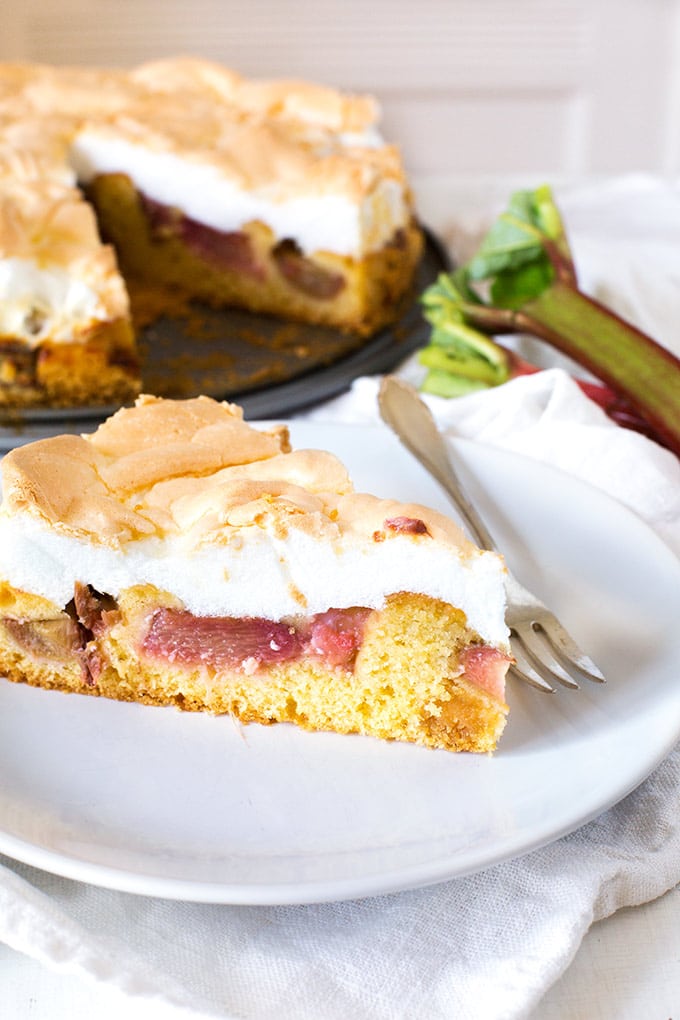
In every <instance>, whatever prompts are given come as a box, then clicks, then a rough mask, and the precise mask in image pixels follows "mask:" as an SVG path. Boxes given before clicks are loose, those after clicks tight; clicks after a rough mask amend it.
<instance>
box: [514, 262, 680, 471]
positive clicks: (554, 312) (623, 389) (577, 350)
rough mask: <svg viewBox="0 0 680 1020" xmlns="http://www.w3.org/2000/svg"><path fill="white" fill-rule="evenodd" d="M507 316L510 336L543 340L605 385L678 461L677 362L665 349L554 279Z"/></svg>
mask: <svg viewBox="0 0 680 1020" xmlns="http://www.w3.org/2000/svg"><path fill="white" fill-rule="evenodd" d="M511 315H512V319H513V327H514V331H516V332H523V333H532V334H534V335H535V336H538V337H540V338H541V339H543V340H546V341H547V342H548V343H549V344H551V345H552V346H553V347H556V348H557V349H558V350H560V351H562V353H563V354H566V355H567V356H568V357H571V358H572V359H573V360H574V361H577V362H578V363H579V364H580V365H582V366H583V367H584V368H586V369H588V370H589V371H590V372H592V374H593V375H595V376H596V377H597V378H598V379H600V380H601V381H602V382H603V383H606V384H607V385H608V386H611V388H612V389H614V390H615V391H616V392H618V393H620V394H621V395H622V396H624V397H625V398H626V399H627V400H628V401H629V403H630V404H631V405H632V406H633V407H634V408H635V409H636V411H638V413H639V414H641V415H642V417H644V418H645V420H646V421H648V422H649V424H650V425H651V426H652V427H653V428H654V430H655V431H656V432H658V434H659V436H660V437H661V438H662V439H663V440H664V442H665V444H666V445H667V446H668V447H669V449H671V450H673V451H674V453H676V454H677V455H678V456H680V361H679V360H678V358H676V357H675V356H674V355H673V354H672V353H671V352H670V351H669V350H667V349H666V348H665V347H662V346H661V345H660V344H658V343H656V341H655V340H652V338H651V337H649V336H647V335H646V334H645V333H643V332H642V331H641V330H638V329H636V328H635V327H634V326H632V325H631V324H630V323H628V322H626V321H625V320H624V319H622V318H620V316H618V315H616V313H614V312H612V311H611V310H610V309H608V308H605V307H604V306H603V305H601V304H600V303H599V302H598V301H595V300H594V299H593V298H590V297H588V296H587V295H585V294H582V293H581V292H580V291H576V290H574V288H573V287H571V286H569V285H568V284H565V283H563V282H561V281H560V280H555V281H554V282H553V283H552V285H551V286H550V287H548V288H546V290H544V291H543V293H542V294H540V295H539V296H538V297H537V298H534V299H532V300H531V301H528V302H527V303H526V304H524V305H523V307H522V310H521V311H520V312H515V313H511Z"/></svg>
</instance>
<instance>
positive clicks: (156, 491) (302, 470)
mask: <svg viewBox="0 0 680 1020" xmlns="http://www.w3.org/2000/svg"><path fill="white" fill-rule="evenodd" d="M3 489H4V504H3V512H4V513H6V514H10V515H11V514H15V513H28V514H30V515H32V516H34V517H37V518H39V519H42V520H43V521H44V522H45V523H46V524H47V525H48V526H49V527H50V528H52V529H54V530H55V531H58V532H61V533H64V534H70V535H74V536H76V537H78V538H80V539H82V540H85V541H88V542H94V543H97V542H100V543H103V544H106V545H109V546H113V547H120V546H121V545H123V544H125V543H128V542H131V541H134V540H136V539H139V538H143V537H149V536H156V537H158V538H164V537H168V536H172V535H175V536H178V535H181V536H182V539H183V542H184V543H186V547H187V548H193V547H198V546H201V545H204V544H206V543H214V542H229V541H232V540H234V538H235V536H236V535H237V534H238V532H239V529H243V528H252V527H255V528H264V529H266V530H268V531H269V532H270V533H272V534H274V535H277V536H279V537H282V536H285V534H286V533H287V530H288V529H289V528H291V527H293V528H296V529H300V530H302V531H304V532H306V533H308V534H310V535H313V536H317V537H322V536H323V537H325V538H326V539H328V540H330V541H333V540H334V539H336V538H339V537H341V536H342V535H343V534H350V533H354V534H356V535H358V536H363V537H365V538H368V539H371V540H373V541H384V540H386V539H387V540H389V538H390V537H391V536H392V532H390V530H389V529H387V530H385V521H386V519H390V518H408V519H415V520H421V521H423V523H424V525H425V527H426V529H427V530H426V532H425V533H424V534H420V535H418V534H415V535H414V536H413V537H414V540H415V541H418V540H423V541H427V540H429V538H430V537H432V538H434V539H436V540H437V541H440V542H444V543H446V544H449V545H454V546H456V547H457V548H459V549H461V550H462V551H463V552H464V553H465V552H472V551H473V549H474V547H473V546H472V545H471V544H470V543H469V542H467V540H466V539H465V538H464V536H463V534H462V532H461V531H460V530H459V529H458V528H457V526H456V525H455V524H453V522H452V521H450V520H449V519H448V518H447V517H445V516H444V515H442V514H439V513H437V512H436V511H433V510H430V509H426V508H425V507H422V506H420V505H418V504H403V503H399V502H396V501H394V500H384V499H379V498H377V497H375V496H369V495H365V494H361V493H356V492H354V491H353V488H352V484H351V481H350V479H349V476H348V474H347V471H346V469H345V468H344V466H343V465H342V464H341V463H340V461H339V460H338V459H337V458H336V457H335V456H333V455H332V454H330V453H327V452H325V451H320V450H296V451H291V450H290V445H289V442H288V434H287V430H286V429H285V428H282V427H277V428H273V429H271V430H269V431H260V430H258V429H254V428H252V427H251V426H249V425H248V424H247V423H246V422H245V421H244V420H243V412H242V410H241V408H240V407H238V406H237V405H235V404H229V403H219V402H217V401H214V400H212V399H210V398H208V397H197V398H194V399H192V400H185V401H173V400H163V399H160V398H156V397H150V396H142V397H140V398H139V399H138V401H137V403H136V405H135V406H134V407H133V408H123V409H121V410H120V411H118V412H116V414H115V415H113V416H112V417H111V418H110V419H109V420H108V421H107V422H105V423H104V424H103V425H102V426H100V427H99V429H97V431H96V432H94V433H93V434H92V435H84V436H59V437H56V438H52V439H45V440H40V441H38V442H35V443H31V444H28V445H26V446H22V447H18V448H17V449H15V450H13V451H12V452H11V453H9V454H8V455H7V456H6V457H5V460H4V463H3Z"/></svg>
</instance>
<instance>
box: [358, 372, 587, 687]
mask: <svg viewBox="0 0 680 1020" xmlns="http://www.w3.org/2000/svg"><path fill="white" fill-rule="evenodd" d="M378 404H379V407H380V414H381V416H382V419H383V421H384V422H385V424H386V425H388V426H389V427H390V428H391V429H392V431H393V432H394V433H395V434H396V435H397V436H398V438H399V439H400V440H401V442H402V443H403V444H404V446H405V447H406V448H407V449H408V450H410V452H411V453H412V454H413V455H414V457H416V459H417V460H419V461H420V463H421V464H423V466H424V467H425V468H427V470H428V471H429V472H430V474H432V475H433V476H434V477H435V478H436V479H437V481H438V482H439V484H440V485H441V486H442V487H443V488H444V489H445V490H446V492H447V493H448V495H449V496H450V498H451V499H452V501H453V503H454V504H455V505H456V507H457V508H458V511H459V513H460V515H461V517H462V519H463V521H464V523H465V525H466V526H467V528H468V530H469V532H470V534H471V536H472V538H474V540H475V541H476V543H477V545H479V546H481V547H482V548H483V549H490V550H493V551H496V552H497V551H498V547H497V546H496V544H495V542H494V540H493V539H492V537H491V535H490V534H489V530H488V528H487V527H486V525H485V523H484V521H483V520H482V519H481V517H480V516H479V513H478V512H477V510H476V509H475V508H474V506H473V505H472V504H471V503H470V500H469V499H468V498H467V496H466V494H465V491H464V489H463V486H462V484H461V482H460V479H459V477H458V475H457V473H456V471H455V469H454V467H453V464H452V462H451V457H450V453H449V449H448V447H447V445H446V442H445V440H444V437H443V436H442V434H441V432H440V431H439V429H438V428H437V425H436V422H435V420H434V418H433V416H432V414H431V413H430V409H429V408H428V406H427V404H425V402H424V401H423V400H421V398H420V396H419V395H418V392H417V391H416V390H415V389H414V388H413V387H412V386H410V385H409V384H408V383H407V382H404V380H403V379H398V378H396V376H385V377H384V378H383V380H382V383H381V386H380V392H379V395H378ZM506 593H507V610H506V617H505V620H506V623H507V625H508V628H509V630H510V641H511V646H512V652H513V656H514V658H515V660H516V661H515V664H513V666H511V667H510V669H511V672H512V673H514V674H515V675H516V676H517V677H519V679H521V680H524V681H525V682H526V683H529V684H531V685H532V686H533V687H537V688H538V689H539V690H542V691H545V692H547V693H554V691H555V687H554V686H553V684H554V683H555V682H557V683H559V684H562V685H563V686H565V687H569V688H572V689H578V687H579V682H578V681H579V680H580V679H584V678H585V679H587V680H593V681H595V682H597V683H603V682H604V680H605V678H604V676H603V675H602V673H601V672H600V670H599V669H598V667H597V666H596V665H595V663H594V662H593V661H592V659H590V658H589V657H588V656H587V655H586V654H585V653H584V652H582V651H581V649H580V648H579V646H578V645H577V643H576V641H575V640H574V638H573V637H572V636H571V635H570V634H569V633H568V631H566V630H565V628H564V627H563V626H562V624H561V623H560V622H559V620H558V619H557V617H556V616H555V615H554V613H552V612H551V611H550V610H549V609H548V608H547V607H546V606H544V605H543V603H542V602H540V601H539V599H537V598H536V596H535V595H533V594H532V593H531V592H529V591H527V590H526V588H524V587H523V586H522V585H521V584H520V583H519V581H518V580H517V579H516V578H515V577H513V576H512V574H511V573H510V572H509V571H508V574H507V576H506Z"/></svg>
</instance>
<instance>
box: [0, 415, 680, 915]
mask: <svg viewBox="0 0 680 1020" xmlns="http://www.w3.org/2000/svg"><path fill="white" fill-rule="evenodd" d="M292 433H293V439H294V442H295V445H297V446H300V445H303V446H320V447H325V448H328V449H332V450H334V451H335V452H337V453H338V454H339V455H340V456H341V457H342V458H343V459H344V460H345V462H346V463H347V464H348V465H349V467H350V469H351V471H352V474H353V476H354V479H355V482H356V484H357V487H358V488H363V489H367V490H371V491H374V492H377V493H378V494H382V495H391V496H397V497H400V498H404V499H409V500H410V499H416V500H418V501H420V502H424V503H429V504H431V505H434V506H438V507H439V508H440V509H443V510H448V509H449V508H448V504H447V502H446V499H445V497H444V496H443V495H442V494H441V492H440V490H439V489H438V487H437V486H436V485H435V483H433V482H432V481H431V480H430V479H429V478H428V477H427V476H426V475H425V473H424V472H423V471H422V469H421V468H420V467H419V466H418V465H417V464H416V463H415V462H414V461H413V460H412V458H411V457H410V456H409V455H408V454H406V453H405V452H404V451H403V450H402V448H401V447H400V446H399V444H398V443H397V441H396V440H395V439H394V438H393V437H392V436H391V434H389V433H387V432H386V431H385V430H382V429H372V428H365V427H361V426H354V427H352V426H319V425H309V424H295V425H293V426H292ZM459 449H460V451H461V455H462V457H463V459H464V461H465V463H466V464H467V468H468V470H469V471H470V472H472V475H473V482H474V484H475V487H476V489H477V496H476V498H478V501H479V503H480V505H481V506H482V508H483V509H486V507H485V504H486V502H487V499H486V497H485V493H487V494H488V495H489V496H490V497H491V498H492V499H493V500H494V501H496V502H497V504H498V506H499V507H502V510H498V511H496V512H492V513H489V519H490V524H491V525H492V528H493V530H494V531H495V533H496V535H497V537H498V539H499V541H500V544H501V546H502V547H503V548H504V549H505V552H506V555H507V558H508V561H509V563H510V565H511V566H512V567H514V568H515V569H516V571H517V573H518V574H519V575H520V577H521V578H522V579H523V580H524V581H525V583H526V584H527V585H528V586H529V587H534V588H535V590H536V591H537V592H538V593H539V594H540V595H542V596H543V597H544V598H545V599H546V600H547V601H548V602H549V603H550V604H552V605H553V606H554V607H555V608H556V609H557V611H558V613H559V614H560V615H561V616H562V617H563V618H564V620H565V622H566V623H567V625H568V626H569V627H570V628H571V629H572V630H573V632H574V633H575V634H576V636H577V637H578V638H579V639H580V640H581V642H582V643H583V645H584V646H585V647H586V648H587V649H588V651H589V652H590V654H591V655H592V656H593V657H594V658H595V659H596V661H598V662H599V664H600V665H601V667H602V668H603V669H604V671H605V673H606V674H607V676H608V678H609V683H608V684H607V685H606V686H604V687H599V686H595V685H592V684H586V685H584V686H583V687H582V689H581V690H580V691H579V692H578V693H571V692H567V691H559V692H558V693H556V694H555V695H552V696H550V695H544V694H540V693H538V692H536V691H533V690H531V689H528V688H525V687H522V686H521V685H520V686H516V685H514V686H512V687H511V689H510V692H509V702H510V706H511V714H510V721H509V724H508V727H507V729H506V732H505V734H504V736H503V738H502V741H501V744H500V747H499V750H498V751H497V753H496V754H495V755H494V756H493V757H490V756H481V757H480V756H474V755H467V754H459V755H454V754H448V753H446V752H443V751H430V750H426V749H423V748H418V747H415V746H408V745H399V744H389V743H383V742H380V741H377V740H372V739H368V738H363V737H341V736H337V735H334V734H314V733H305V732H303V731H301V730H297V729H295V728H294V727H292V726H275V727H269V728H265V727H258V726H249V727H238V726H236V725H235V724H234V723H233V722H232V721H231V720H230V719H229V718H225V717H222V718H213V717H210V716H204V715H200V714H181V713H179V712H177V711H175V710H174V709H170V708H168V709H160V708H149V707H144V706H139V705H128V704H119V703H117V702H113V701H106V700H104V699H98V698H87V697H82V698H81V697H77V696H70V695H65V694H58V693H53V692H47V691H41V690H35V689H31V688H29V687H26V686H22V685H16V684H10V683H8V682H5V681H0V851H2V852H4V853H5V854H8V855H9V856H10V857H13V858H15V859H17V860H21V861H24V862H26V863H29V864H32V865H35V866H37V867H40V868H44V869H46V870H48V871H51V872H55V873H58V874H61V875H65V876H67V877H70V878H75V879H80V880H83V881H86V882H92V883H95V884H98V885H102V886H108V887H112V888H116V889H121V890H126V891H129V892H137V893H145V894H148V895H154V896H165V897H172V898H178V899H190V900H198V901H206V902H214V903H303V902H313V901H322V900H332V899H342V898H349V897H357V896H364V895H368V894H373V893H379V892H386V891H394V890H399V889H405V888H411V887H415V886H418V885H424V884H428V883H434V882H437V881H441V880H444V879H447V878H451V877H453V876H459V875H463V874H466V873H470V872H473V871H477V870H481V869H483V868H485V867H488V866H489V865H492V864H495V863H497V862H499V861H502V860H505V859H508V858H511V857H514V856H517V855H520V854H523V853H525V852H526V851H528V850H531V849H533V848H535V847H537V846H540V845H541V844H544V843H546V842H549V841H551V840H554V839H555V838H557V837H558V836H560V835H562V834H564V833H566V832H568V831H570V830H572V829H574V828H576V827H577V826H579V825H580V824H582V823H583V822H585V821H586V820H588V819H590V818H592V817H593V816H595V815H596V814H598V813H599V812H600V811H602V810H603V809H604V808H606V807H608V806H609V805H611V804H613V803H615V802H616V801H618V800H619V799H621V798H622V797H623V796H624V795H625V794H626V793H627V792H629V791H630V790H631V789H633V788H634V787H635V786H636V785H637V784H638V783H640V782H641V781H642V780H643V779H644V778H645V776H647V775H648V774H649V772H650V771H651V770H652V769H653V768H654V766H655V765H656V764H657V763H658V762H659V761H660V760H661V759H662V758H663V757H664V756H665V754H666V753H667V752H668V751H669V750H670V749H671V747H672V746H673V745H674V744H675V742H676V741H677V740H678V739H679V738H680V696H679V694H678V682H679V680H680V645H679V644H678V641H677V628H678V620H680V563H678V561H677V560H676V559H675V558H674V557H673V556H672V554H671V553H670V552H669V551H668V549H667V548H666V547H665V546H664V545H663V543H662V542H661V541H660V540H659V539H657V537H656V536H655V535H654V534H653V533H652V532H651V531H650V530H649V529H648V528H647V527H646V526H645V525H644V524H643V523H641V522H640V521H639V520H638V519H637V518H636V517H635V516H634V515H632V514H631V513H629V512H628V511H627V510H625V509H624V508H622V507H621V506H620V505H619V504H617V503H615V502H614V501H612V500H610V499H608V498H606V497H605V496H603V495H601V494H600V493H598V492H597V491H595V490H593V489H591V488H590V487H588V486H586V485H584V484H581V483H579V482H577V481H575V480H574V479H572V478H570V477H569V476H567V475H564V474H562V473H560V472H557V471H554V470H551V469H548V468H545V467H543V466H540V465H539V464H537V463H534V462H532V461H530V460H526V459H523V458H520V457H517V456H512V455H509V454H506V453H500V452H497V451H494V450H493V449H490V448H487V447H483V446H480V445H476V444H473V443H469V442H467V443H460V444H459Z"/></svg>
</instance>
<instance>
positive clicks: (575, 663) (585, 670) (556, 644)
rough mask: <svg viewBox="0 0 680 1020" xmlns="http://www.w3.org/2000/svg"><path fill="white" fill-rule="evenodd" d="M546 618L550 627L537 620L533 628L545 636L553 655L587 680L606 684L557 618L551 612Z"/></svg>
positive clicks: (600, 673)
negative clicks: (576, 670)
mask: <svg viewBox="0 0 680 1020" xmlns="http://www.w3.org/2000/svg"><path fill="white" fill-rule="evenodd" d="M547 619H548V621H549V623H550V627H546V626H545V625H544V623H543V622H542V621H539V620H537V621H536V622H535V623H534V624H533V628H534V630H536V631H539V632H540V633H541V634H542V635H543V637H545V639H546V641H547V642H548V644H549V645H550V647H551V648H552V649H553V651H554V652H555V655H556V656H557V657H558V658H559V659H561V661H562V662H563V663H565V664H566V665H568V666H569V667H576V669H578V671H579V672H580V673H582V674H583V675H584V677H585V678H586V679H587V680H592V681H594V682H595V683H598V684H606V682H607V679H606V677H605V676H604V675H603V673H602V672H601V670H600V669H599V668H598V667H597V666H596V665H595V663H594V662H593V660H592V659H591V658H589V657H588V656H587V655H586V654H585V652H583V651H582V650H581V649H580V648H579V646H578V645H577V644H576V642H575V641H574V639H573V638H572V636H571V634H569V633H568V631H566V630H565V629H564V627H563V626H562V624H561V623H560V622H559V620H557V619H556V618H555V617H554V616H552V614H551V615H550V616H549V617H547Z"/></svg>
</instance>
